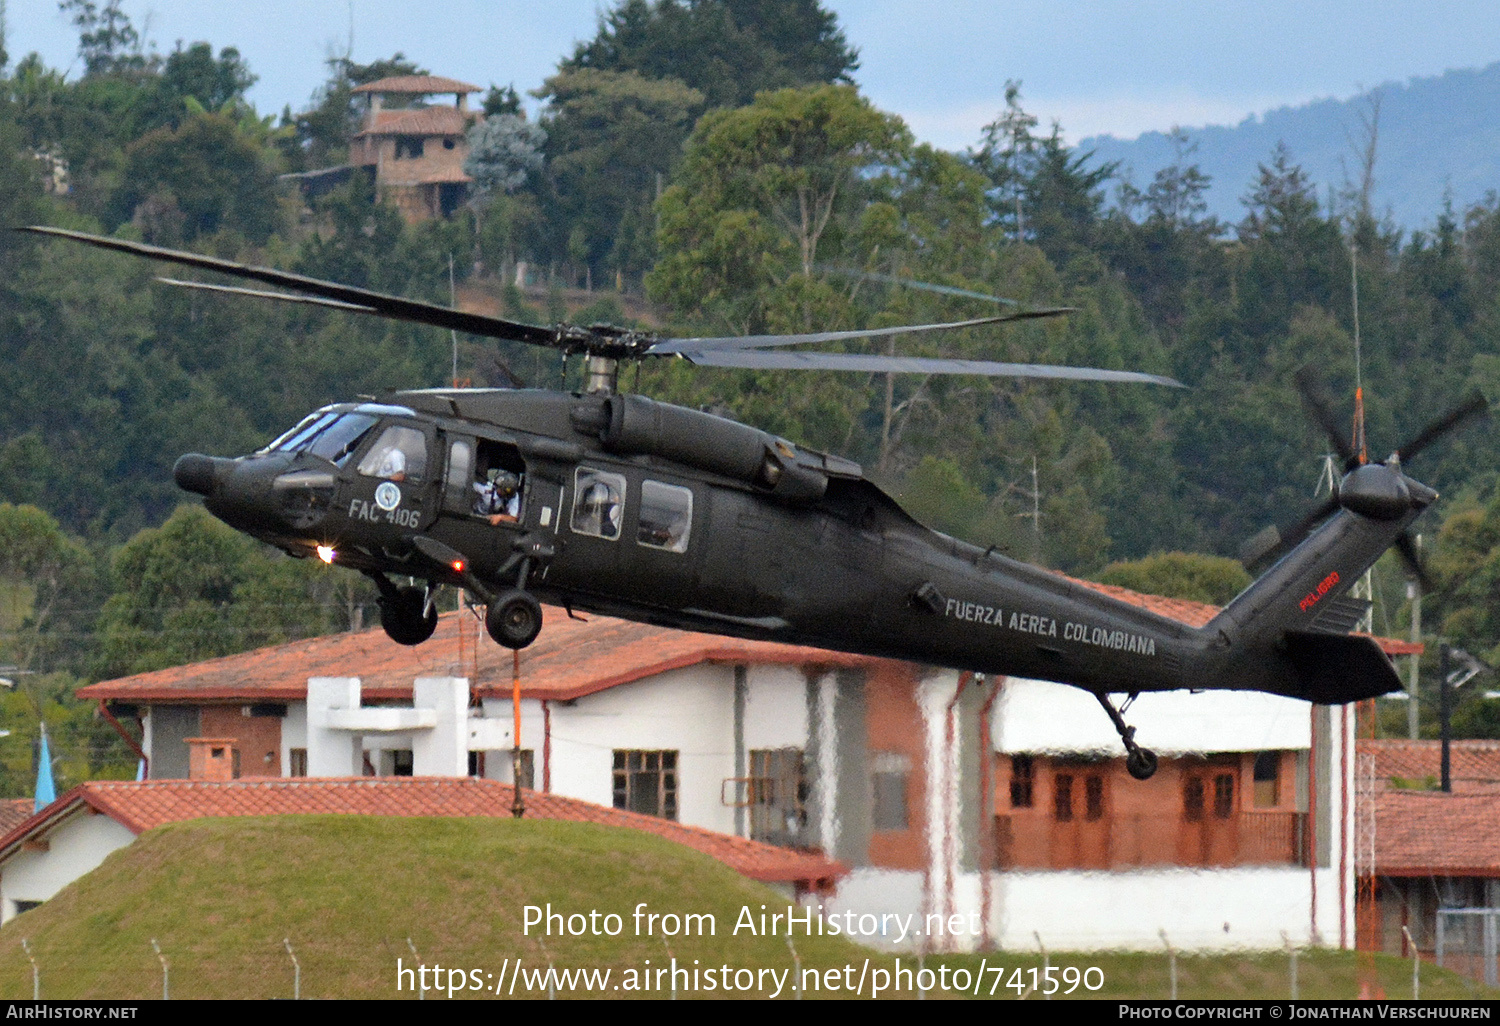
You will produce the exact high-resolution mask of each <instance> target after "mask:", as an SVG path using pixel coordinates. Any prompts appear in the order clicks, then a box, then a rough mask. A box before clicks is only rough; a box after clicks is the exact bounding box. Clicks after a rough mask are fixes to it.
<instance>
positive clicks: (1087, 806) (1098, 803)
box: [1083, 773, 1104, 820]
mask: <svg viewBox="0 0 1500 1026" xmlns="http://www.w3.org/2000/svg"><path fill="white" fill-rule="evenodd" d="M1083 818H1084V819H1088V820H1096V819H1103V818H1104V777H1103V776H1102V775H1101V774H1098V773H1090V774H1089V775H1088V776H1086V777H1084V778H1083Z"/></svg>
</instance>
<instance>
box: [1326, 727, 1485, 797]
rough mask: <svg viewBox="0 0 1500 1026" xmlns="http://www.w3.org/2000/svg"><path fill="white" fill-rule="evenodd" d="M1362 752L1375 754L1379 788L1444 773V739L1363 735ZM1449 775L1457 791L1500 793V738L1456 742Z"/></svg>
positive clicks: (1360, 745) (1419, 781) (1420, 780)
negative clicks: (1374, 738) (1421, 739)
mask: <svg viewBox="0 0 1500 1026" xmlns="http://www.w3.org/2000/svg"><path fill="white" fill-rule="evenodd" d="M1356 745H1357V746H1358V751H1359V753H1360V754H1361V755H1373V756H1374V757H1375V784H1376V787H1377V788H1386V787H1391V786H1392V784H1391V781H1392V779H1400V780H1404V781H1411V782H1413V783H1414V784H1416V785H1417V786H1418V787H1421V786H1422V783H1421V782H1423V781H1426V780H1427V779H1429V778H1431V779H1432V780H1437V779H1439V778H1440V776H1441V775H1442V747H1443V746H1442V742H1441V741H1409V740H1406V739H1402V738H1382V739H1379V740H1371V739H1368V738H1366V739H1362V740H1360V741H1358V742H1356ZM1449 767H1450V770H1449V776H1450V779H1451V780H1452V782H1453V790H1454V791H1456V792H1467V793H1476V792H1494V793H1500V741H1484V740H1463V741H1454V742H1452V747H1451V749H1450V751H1449Z"/></svg>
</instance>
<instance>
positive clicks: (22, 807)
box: [0, 798, 36, 835]
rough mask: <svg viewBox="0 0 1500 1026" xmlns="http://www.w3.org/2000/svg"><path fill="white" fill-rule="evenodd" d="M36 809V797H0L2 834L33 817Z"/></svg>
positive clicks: (0, 833) (0, 826)
mask: <svg viewBox="0 0 1500 1026" xmlns="http://www.w3.org/2000/svg"><path fill="white" fill-rule="evenodd" d="M35 811H36V799H35V798H3V799H0V835H4V834H8V833H10V831H12V830H14V829H15V828H16V827H18V826H20V825H21V824H22V823H24V822H26V821H27V820H28V819H30V818H31V814H32V813H33V812H35Z"/></svg>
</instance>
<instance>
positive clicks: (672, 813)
mask: <svg viewBox="0 0 1500 1026" xmlns="http://www.w3.org/2000/svg"><path fill="white" fill-rule="evenodd" d="M613 783H614V806H615V808H617V809H629V810H630V811H631V812H639V813H643V814H645V815H647V816H660V817H662V818H663V819H676V818H677V753H676V752H672V751H656V752H646V751H625V750H621V749H616V750H615V753H614V772H613Z"/></svg>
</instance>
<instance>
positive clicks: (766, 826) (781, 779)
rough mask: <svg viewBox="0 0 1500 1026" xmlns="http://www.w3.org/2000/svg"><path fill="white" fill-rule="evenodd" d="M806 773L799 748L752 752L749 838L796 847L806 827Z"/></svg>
mask: <svg viewBox="0 0 1500 1026" xmlns="http://www.w3.org/2000/svg"><path fill="white" fill-rule="evenodd" d="M807 795H808V787H807V773H806V770H805V766H804V760H803V755H802V749H800V748H757V749H752V750H751V752H750V794H749V799H750V837H751V839H752V840H756V841H765V842H766V843H767V844H779V845H793V844H796V843H797V842H798V840H799V839H800V837H801V835H802V830H803V828H804V827H806V826H807Z"/></svg>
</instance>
